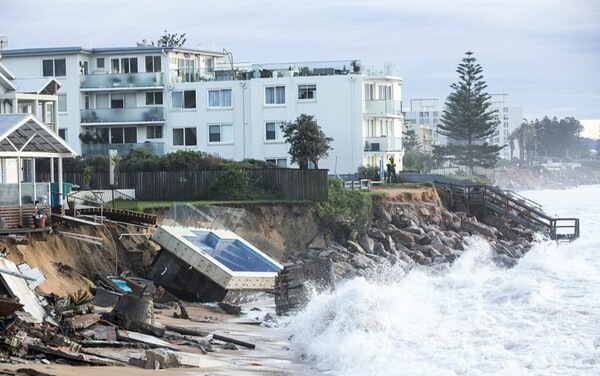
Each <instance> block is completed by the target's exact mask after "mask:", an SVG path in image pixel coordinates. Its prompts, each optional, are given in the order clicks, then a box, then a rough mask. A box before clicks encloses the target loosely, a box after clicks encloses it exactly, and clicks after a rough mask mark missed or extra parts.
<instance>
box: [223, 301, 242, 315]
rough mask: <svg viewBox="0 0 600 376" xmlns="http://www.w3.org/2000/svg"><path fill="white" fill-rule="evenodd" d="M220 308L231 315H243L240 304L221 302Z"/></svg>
mask: <svg viewBox="0 0 600 376" xmlns="http://www.w3.org/2000/svg"><path fill="white" fill-rule="evenodd" d="M219 308H221V309H222V310H223V311H224V312H226V313H228V314H230V315H241V314H242V307H241V306H239V305H234V304H229V303H224V302H220V303H219Z"/></svg>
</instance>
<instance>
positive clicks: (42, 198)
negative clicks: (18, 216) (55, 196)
mask: <svg viewBox="0 0 600 376" xmlns="http://www.w3.org/2000/svg"><path fill="white" fill-rule="evenodd" d="M49 197H50V183H35V184H34V183H21V196H20V197H19V184H18V183H0V206H13V205H14V206H16V205H35V204H38V203H39V204H46V205H47V204H48V203H49Z"/></svg>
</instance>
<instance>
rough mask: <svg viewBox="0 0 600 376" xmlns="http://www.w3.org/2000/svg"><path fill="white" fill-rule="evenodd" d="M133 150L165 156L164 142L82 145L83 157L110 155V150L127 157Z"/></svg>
mask: <svg viewBox="0 0 600 376" xmlns="http://www.w3.org/2000/svg"><path fill="white" fill-rule="evenodd" d="M131 149H146V150H148V151H151V152H152V153H154V154H155V155H164V154H165V143H164V142H144V143H127V144H82V145H81V155H83V156H84V157H85V156H88V155H108V151H109V150H116V151H117V153H119V155H126V154H127V153H129V151H130V150H131Z"/></svg>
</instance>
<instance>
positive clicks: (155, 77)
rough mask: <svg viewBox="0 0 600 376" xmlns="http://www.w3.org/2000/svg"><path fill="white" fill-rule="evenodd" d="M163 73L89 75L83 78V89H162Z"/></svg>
mask: <svg viewBox="0 0 600 376" xmlns="http://www.w3.org/2000/svg"><path fill="white" fill-rule="evenodd" d="M162 86H164V82H163V74H162V72H148V73H121V74H88V75H85V76H81V86H80V87H81V88H82V89H100V88H123V87H162Z"/></svg>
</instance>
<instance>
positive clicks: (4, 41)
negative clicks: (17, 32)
mask: <svg viewBox="0 0 600 376" xmlns="http://www.w3.org/2000/svg"><path fill="white" fill-rule="evenodd" d="M6 46H8V37H3V36H1V35H0V52H2V49H3V48H4V47H6Z"/></svg>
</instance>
